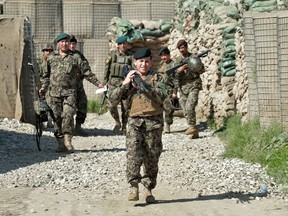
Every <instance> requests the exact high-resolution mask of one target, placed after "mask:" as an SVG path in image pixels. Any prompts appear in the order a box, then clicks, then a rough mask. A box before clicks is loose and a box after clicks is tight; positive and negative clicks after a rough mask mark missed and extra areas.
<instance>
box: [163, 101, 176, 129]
mask: <svg viewBox="0 0 288 216" xmlns="http://www.w3.org/2000/svg"><path fill="white" fill-rule="evenodd" d="M163 105H164V121H165V123H166V124H168V125H171V124H173V113H174V107H173V105H172V103H171V98H170V97H169V98H166V99H165V100H164V103H163Z"/></svg>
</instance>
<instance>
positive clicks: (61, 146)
mask: <svg viewBox="0 0 288 216" xmlns="http://www.w3.org/2000/svg"><path fill="white" fill-rule="evenodd" d="M57 141H58V148H57V149H56V152H59V153H60V152H67V148H66V146H65V145H64V137H57Z"/></svg>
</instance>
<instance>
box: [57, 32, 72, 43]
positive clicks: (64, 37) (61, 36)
mask: <svg viewBox="0 0 288 216" xmlns="http://www.w3.org/2000/svg"><path fill="white" fill-rule="evenodd" d="M64 39H69V40H70V35H69V34H67V33H61V34H59V35H57V37H56V38H55V41H56V43H58V42H59V41H61V40H64Z"/></svg>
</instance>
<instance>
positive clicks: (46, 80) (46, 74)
mask: <svg viewBox="0 0 288 216" xmlns="http://www.w3.org/2000/svg"><path fill="white" fill-rule="evenodd" d="M50 63H51V58H50V57H48V59H47V64H46V67H43V68H42V76H41V77H40V83H41V88H43V89H45V91H47V89H48V86H49V84H50V72H51V67H50Z"/></svg>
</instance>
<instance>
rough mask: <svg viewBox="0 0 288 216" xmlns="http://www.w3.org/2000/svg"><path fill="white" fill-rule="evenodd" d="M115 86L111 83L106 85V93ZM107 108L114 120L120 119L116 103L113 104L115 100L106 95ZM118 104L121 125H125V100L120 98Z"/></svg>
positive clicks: (126, 109) (126, 112) (126, 117)
mask: <svg viewBox="0 0 288 216" xmlns="http://www.w3.org/2000/svg"><path fill="white" fill-rule="evenodd" d="M116 87H117V86H113V85H109V87H108V92H107V94H108V95H110V92H111V91H113V90H114V89H115V88H116ZM107 102H108V103H107V108H108V111H109V112H110V114H111V116H112V118H113V119H114V120H115V121H116V120H120V115H119V111H118V107H117V106H118V104H115V101H111V99H110V98H109V97H108V100H107ZM120 105H121V122H122V125H124V126H125V125H126V124H127V120H128V116H127V114H128V108H127V101H126V100H120Z"/></svg>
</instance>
